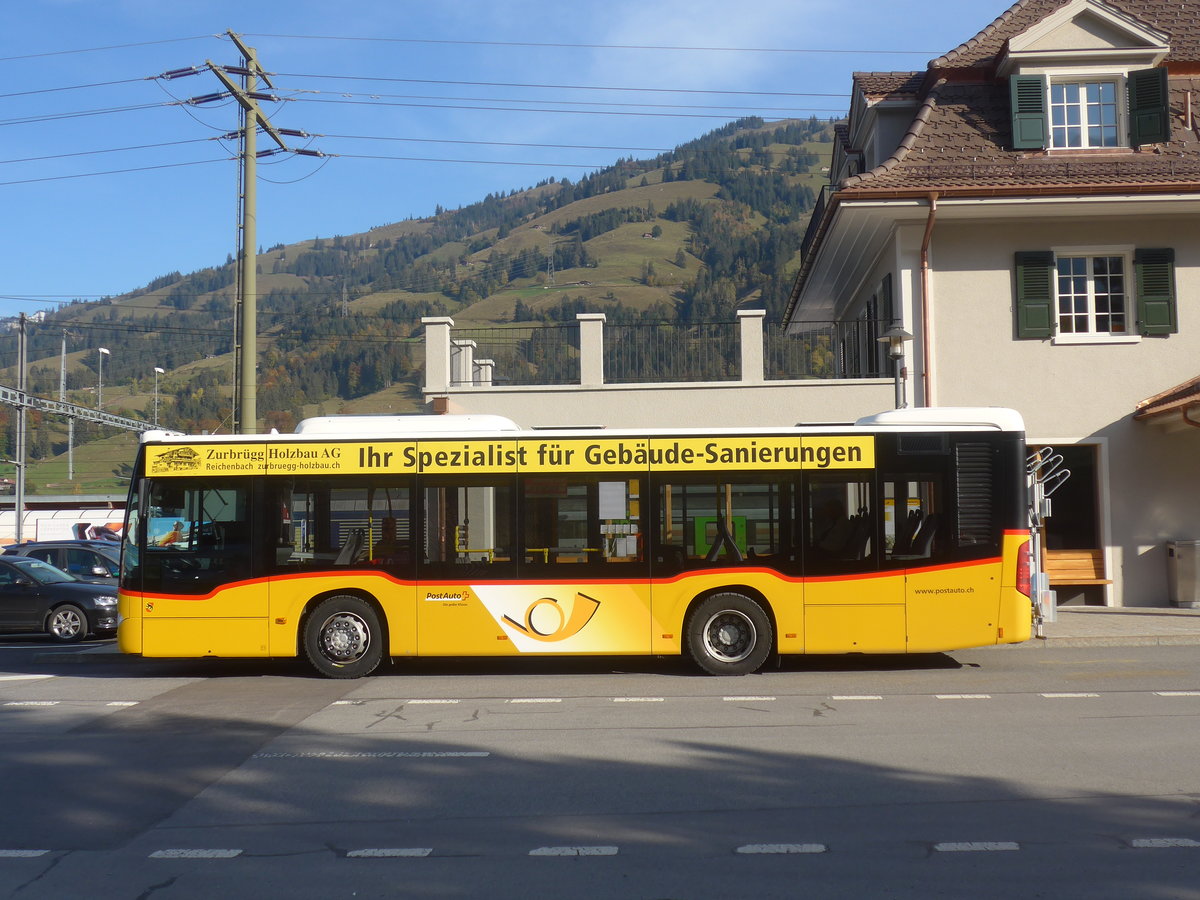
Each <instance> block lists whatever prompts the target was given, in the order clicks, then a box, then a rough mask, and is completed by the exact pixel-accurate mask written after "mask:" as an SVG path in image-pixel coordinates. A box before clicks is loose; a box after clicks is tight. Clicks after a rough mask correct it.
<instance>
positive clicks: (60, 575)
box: [6, 556, 79, 584]
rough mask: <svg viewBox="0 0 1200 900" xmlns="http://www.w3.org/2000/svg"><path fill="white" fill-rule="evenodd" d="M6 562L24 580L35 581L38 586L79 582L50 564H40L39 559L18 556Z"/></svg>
mask: <svg viewBox="0 0 1200 900" xmlns="http://www.w3.org/2000/svg"><path fill="white" fill-rule="evenodd" d="M6 561H7V562H9V563H10V564H12V565H13V566H16V567H17V568H18V569H20V570H21V574H22V575H24V576H25V577H26V578H29V579H30V580H31V581H36V582H37V583H38V584H59V583H60V582H63V581H78V580H79V579H78V578H76V577H75V576H74V575H68V574H67V573H66V572H64V571H63V570H62V569H59V568H56V567H55V566H52V565H50V563H47V562H42V561H41V560H40V559H30V558H29V557H27V556H18V557H14V558H12V559H7V560H6Z"/></svg>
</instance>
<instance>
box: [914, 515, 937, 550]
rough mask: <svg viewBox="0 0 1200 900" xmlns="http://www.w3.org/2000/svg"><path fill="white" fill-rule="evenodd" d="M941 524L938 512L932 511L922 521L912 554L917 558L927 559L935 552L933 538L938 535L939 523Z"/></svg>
mask: <svg viewBox="0 0 1200 900" xmlns="http://www.w3.org/2000/svg"><path fill="white" fill-rule="evenodd" d="M940 524H941V521H940V519H939V518H938V514H937V513H930V514H929V515H927V516H926V517H925V520H924V521H923V522H921V527H920V528H919V529H918V530H917V535H916V537H914V538H913V544H912V555H913V556H914V557H916V558H917V559H927V558H928V557H929V556H930V554H931V553H932V552H933V539H934V538H935V537H937V530H938V525H940Z"/></svg>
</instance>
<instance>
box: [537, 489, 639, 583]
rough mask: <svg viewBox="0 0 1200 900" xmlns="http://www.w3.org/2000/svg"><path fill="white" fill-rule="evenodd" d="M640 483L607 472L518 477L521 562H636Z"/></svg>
mask: <svg viewBox="0 0 1200 900" xmlns="http://www.w3.org/2000/svg"><path fill="white" fill-rule="evenodd" d="M644 483H645V481H644V479H640V478H617V477H613V476H609V475H606V476H604V477H597V476H594V475H566V476H555V477H544V476H532V475H531V476H527V477H526V478H524V479H522V494H521V502H522V512H521V521H522V522H523V528H522V532H521V533H522V548H523V549H522V559H521V562H522V565H526V566H533V567H537V566H539V565H544V564H548V563H556V564H560V565H589V566H593V567H595V566H606V565H608V564H613V563H636V562H641V560H642V558H643V540H642V525H641V502H642V498H641V489H642V485H643V484H644Z"/></svg>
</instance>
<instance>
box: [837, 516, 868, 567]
mask: <svg viewBox="0 0 1200 900" xmlns="http://www.w3.org/2000/svg"><path fill="white" fill-rule="evenodd" d="M850 522H851V524H852V525H853V529H852V531H851V532H850V539H849V540H848V541H846V546H845V549H844V550H843V551H842V553H841V554H839V556H840V557H841V558H842V559H866V557H867V548H868V547H869V546H870V543H871V517H870V515H869V514H868V513H866V512H860V513H859V514H858V515H857V516H851V517H850Z"/></svg>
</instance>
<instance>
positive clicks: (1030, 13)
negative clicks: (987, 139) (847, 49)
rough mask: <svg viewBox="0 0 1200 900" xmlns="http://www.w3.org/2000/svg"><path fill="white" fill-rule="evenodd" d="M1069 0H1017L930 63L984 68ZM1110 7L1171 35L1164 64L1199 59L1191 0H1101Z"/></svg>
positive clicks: (1198, 22)
mask: <svg viewBox="0 0 1200 900" xmlns="http://www.w3.org/2000/svg"><path fill="white" fill-rule="evenodd" d="M1069 2H1070V0H1018V2H1017V3H1014V4H1013V5H1012V6H1011V7H1009V8H1008V9H1007V10H1006V11H1005V12H1004V13H1002V14H1001V15H1000V16H999V18H997V19H996V21H994V22H992V23H991V24H990V25H988V26H987V27H986V28H984V29H983V30H982V31H981V32H979V34H977V35H975V36H974V37H973V38H971V39H970V40H968V41H966V42H964V43H962V44H960V45H959V46H958V47H956V48H954V49H953V50H951V51H950V52H949V53H947V54H946V55H945V56H940V57H938V58H937V59H935V60H933V62H931V63H930V66H932V67H934V68H939V69H960V68H974V67H981V68H986V67H989V66H991V65H992V64H993V63H994V61H995V59H996V56H997V55H998V54H999V53H1000V52H1001V51H1002V50H1003V49H1004V45H1005V43H1006V42H1007V41H1008V40H1009V39H1010V38H1012V37H1015V36H1016V35H1018V34H1020V33H1021V32H1023V31H1025V30H1026V29H1027V28H1029V27H1030V26H1032V25H1036V24H1037V23H1038V22H1040V21H1041V20H1042V19H1044V18H1046V16H1048V15H1050V14H1051V13H1053V12H1054V11H1055V10H1057V9H1059V8H1060V7H1063V6H1066V5H1067V3H1069ZM1103 2H1105V3H1106V4H1107V5H1109V6H1111V7H1112V8H1113V9H1116V10H1119V11H1121V12H1123V13H1125V14H1126V15H1129V16H1133V17H1134V18H1135V19H1137V20H1138V21H1139V22H1142V23H1144V24H1146V25H1149V26H1151V27H1152V28H1156V29H1158V30H1159V31H1163V32H1166V33H1167V34H1169V35H1170V36H1171V52H1170V53H1169V54H1168V55H1167V62H1168V63H1179V62H1196V61H1200V9H1197V4H1196V2H1195V0H1103Z"/></svg>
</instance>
